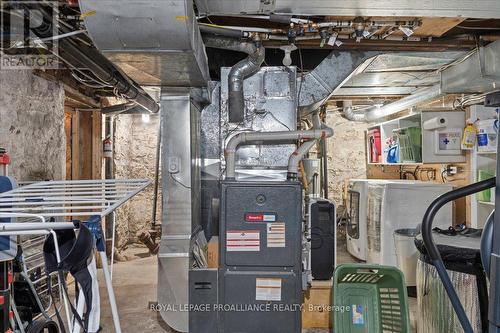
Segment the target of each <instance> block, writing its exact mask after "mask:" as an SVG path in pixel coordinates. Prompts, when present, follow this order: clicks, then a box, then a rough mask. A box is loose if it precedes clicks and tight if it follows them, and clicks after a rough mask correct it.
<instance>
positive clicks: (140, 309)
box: [99, 247, 329, 333]
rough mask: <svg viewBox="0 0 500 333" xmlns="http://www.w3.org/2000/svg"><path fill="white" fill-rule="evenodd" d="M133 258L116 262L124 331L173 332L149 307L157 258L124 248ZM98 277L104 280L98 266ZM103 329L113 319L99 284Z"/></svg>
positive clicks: (107, 331) (316, 332) (109, 328)
mask: <svg viewBox="0 0 500 333" xmlns="http://www.w3.org/2000/svg"><path fill="white" fill-rule="evenodd" d="M127 256H128V257H132V260H130V261H126V262H119V263H115V265H114V273H113V285H114V289H115V294H116V300H117V303H118V309H119V311H120V320H121V325H122V331H123V333H137V332H152V333H156V332H158V333H175V331H174V330H172V329H171V328H169V327H168V326H166V325H165V324H163V322H162V320H161V319H160V317H159V314H158V313H156V312H153V311H151V310H150V309H149V304H150V302H156V279H157V272H158V269H157V259H156V256H149V253H148V251H147V249H146V248H142V247H137V248H131V249H129V250H128V251H127ZM99 274H100V276H99V281H103V276H102V271H101V270H99ZM101 302H102V303H101V311H102V313H101V323H102V328H103V330H102V333H112V332H114V329H113V319H112V317H111V309H110V308H109V301H108V297H107V291H106V289H105V288H104V286H103V285H102V284H101ZM327 332H329V331H328V330H322V329H309V330H304V331H303V333H327Z"/></svg>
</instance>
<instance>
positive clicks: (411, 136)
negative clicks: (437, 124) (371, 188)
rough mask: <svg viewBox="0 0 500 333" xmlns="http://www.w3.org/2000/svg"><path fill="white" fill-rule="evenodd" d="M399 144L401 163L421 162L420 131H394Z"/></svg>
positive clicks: (403, 129) (411, 129)
mask: <svg viewBox="0 0 500 333" xmlns="http://www.w3.org/2000/svg"><path fill="white" fill-rule="evenodd" d="M393 133H394V134H395V135H396V136H397V137H398V142H399V161H400V162H401V163H421V162H422V129H421V128H420V127H407V128H400V129H397V130H394V131H393Z"/></svg>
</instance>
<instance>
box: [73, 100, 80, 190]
mask: <svg viewBox="0 0 500 333" xmlns="http://www.w3.org/2000/svg"><path fill="white" fill-rule="evenodd" d="M71 179H72V180H77V179H80V112H79V111H78V110H75V111H74V112H73V114H72V117H71Z"/></svg>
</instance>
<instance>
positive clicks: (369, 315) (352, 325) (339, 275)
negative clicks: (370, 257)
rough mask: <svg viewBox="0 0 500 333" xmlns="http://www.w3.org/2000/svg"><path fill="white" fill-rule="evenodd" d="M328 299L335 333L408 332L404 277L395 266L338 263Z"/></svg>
mask: <svg viewBox="0 0 500 333" xmlns="http://www.w3.org/2000/svg"><path fill="white" fill-rule="evenodd" d="M332 298H333V304H334V309H333V310H334V313H333V316H332V317H333V332H335V333H366V332H370V333H382V332H391V333H399V332H401V333H403V332H404V333H409V332H410V331H411V329H410V320H409V314H408V298H407V295H406V285H405V282H404V276H403V273H401V271H400V270H398V269H397V268H395V267H390V266H379V265H366V264H346V265H341V266H338V267H337V269H336V270H335V274H334V277H333V297H332ZM348 307H349V309H348V310H347V308H348ZM342 310H345V311H342Z"/></svg>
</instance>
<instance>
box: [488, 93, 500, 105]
mask: <svg viewBox="0 0 500 333" xmlns="http://www.w3.org/2000/svg"><path fill="white" fill-rule="evenodd" d="M484 106H486V107H493V108H494V107H500V91H496V92H493V93H489V94H487V95H486V97H485V99H484Z"/></svg>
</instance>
